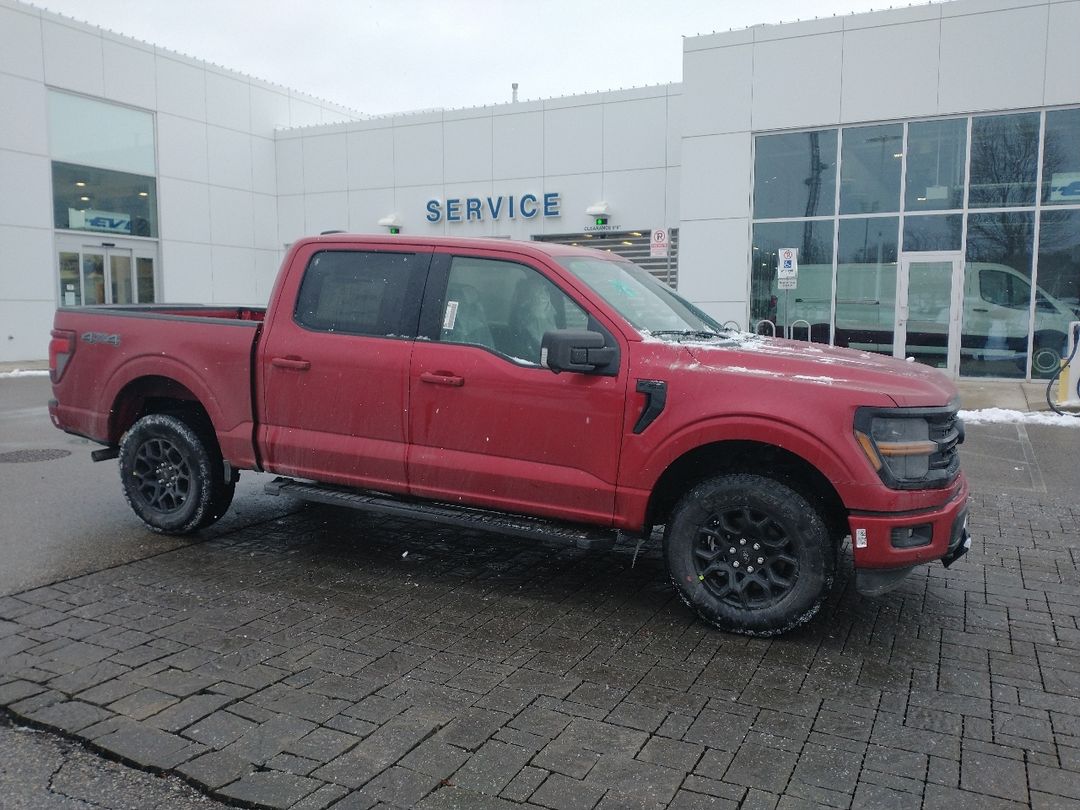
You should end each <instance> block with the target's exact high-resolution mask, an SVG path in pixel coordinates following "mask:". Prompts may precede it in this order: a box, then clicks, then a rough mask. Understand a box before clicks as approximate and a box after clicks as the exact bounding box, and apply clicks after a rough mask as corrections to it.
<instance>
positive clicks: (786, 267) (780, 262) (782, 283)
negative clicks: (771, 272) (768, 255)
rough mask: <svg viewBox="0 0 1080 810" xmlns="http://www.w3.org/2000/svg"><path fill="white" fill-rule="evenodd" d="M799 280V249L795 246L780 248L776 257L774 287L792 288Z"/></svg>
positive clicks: (780, 288) (781, 288) (779, 288)
mask: <svg viewBox="0 0 1080 810" xmlns="http://www.w3.org/2000/svg"><path fill="white" fill-rule="evenodd" d="M798 281H799V251H798V249H797V248H780V252H779V253H778V254H777V259H776V288H777V289H778V290H794V289H795V285H796V284H797V283H798Z"/></svg>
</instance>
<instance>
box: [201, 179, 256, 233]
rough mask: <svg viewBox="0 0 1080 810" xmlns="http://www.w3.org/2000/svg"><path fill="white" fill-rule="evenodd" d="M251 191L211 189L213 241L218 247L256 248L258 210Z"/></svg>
mask: <svg viewBox="0 0 1080 810" xmlns="http://www.w3.org/2000/svg"><path fill="white" fill-rule="evenodd" d="M251 197H252V195H251V192H249V191H237V190H235V189H231V188H222V187H220V186H210V241H211V242H212V243H214V244H215V245H232V246H234V247H254V246H255V211H254V207H253V206H254V204H253V202H252V199H251Z"/></svg>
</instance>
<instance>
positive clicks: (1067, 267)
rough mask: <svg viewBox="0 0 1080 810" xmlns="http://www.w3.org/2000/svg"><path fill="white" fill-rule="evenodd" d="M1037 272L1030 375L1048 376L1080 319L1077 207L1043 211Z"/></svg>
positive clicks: (1057, 362) (1079, 238)
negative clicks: (1073, 326)
mask: <svg viewBox="0 0 1080 810" xmlns="http://www.w3.org/2000/svg"><path fill="white" fill-rule="evenodd" d="M1036 274H1037V275H1036V287H1035V328H1034V340H1033V346H1032V352H1031V374H1032V376H1033V377H1050V376H1052V375H1053V374H1054V373H1055V372H1056V371H1057V369H1058V366H1059V365H1060V362H1059V361H1060V358H1061V357H1063V356H1064V354H1065V348H1066V345H1067V337H1066V336H1067V335H1068V328H1069V323H1070V322H1071V321H1080V210H1072V211H1043V212H1042V215H1041V217H1040V224H1039V262H1038V267H1037V269H1036ZM1074 362H1075V361H1074Z"/></svg>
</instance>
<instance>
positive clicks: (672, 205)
mask: <svg viewBox="0 0 1080 810" xmlns="http://www.w3.org/2000/svg"><path fill="white" fill-rule="evenodd" d="M681 181H682V169H681V168H679V167H678V166H671V167H670V168H668V170H667V175H666V180H665V182H666V184H667V223H666V224H667V226H668V227H669V228H675V227H678V224H679V220H680V219H681V218H682V216H681V211H682V205H681V203H682V200H681V199H680V195H681V188H682V185H681Z"/></svg>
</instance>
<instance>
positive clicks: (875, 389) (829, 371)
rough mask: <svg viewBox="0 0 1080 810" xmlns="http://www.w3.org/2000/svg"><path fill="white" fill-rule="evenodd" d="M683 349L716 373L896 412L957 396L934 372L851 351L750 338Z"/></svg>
mask: <svg viewBox="0 0 1080 810" xmlns="http://www.w3.org/2000/svg"><path fill="white" fill-rule="evenodd" d="M682 345H683V347H684V348H685V349H686V350H687V351H688V352H689V353H690V355H691V356H692V357H693V358H694V360H696V361H697V362H698V363H700V364H701V365H703V366H707V367H709V368H715V369H717V370H718V371H724V372H726V373H729V374H746V375H747V376H750V377H768V378H771V379H773V380H778V379H784V380H787V381H790V382H791V383H793V384H805V385H812V386H824V387H831V388H834V389H837V390H838V392H839V391H840V390H844V391H859V392H865V393H867V394H869V395H875V397H877V398H879V397H880V396H881V395H885V396H886V397H888V398H889V399H891V400H892V401H893V402H894V403H895V404H896V405H898V406H900V407H936V406H940V405H945V404H947V403H948V402H950V401H951V400H952V399H954V398H955V397H956V396H957V391H956V386H955V385H953V382H952V380H951V379H950V378H949V377H947V376H945V374H943V373H942V372H940V371H938V370H937V369H933V368H930V367H929V366H925V365H922V364H920V363H916V362H912V361H905V360H897V359H896V358H893V357H885V356H883V355H880V354H871V353H870V352H863V351H856V350H854V349H841V348H838V347H835V346H826V345H823V344H820V343H804V342H803V341H798V340H781V339H777V338H767V337H762V336H759V335H750V334H741V335H737V336H735V337H733V338H731V339H729V340H715V341H700V342H698V341H684V342H683V343H682ZM872 401H873V400H872V399H868V400H867V404H872Z"/></svg>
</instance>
